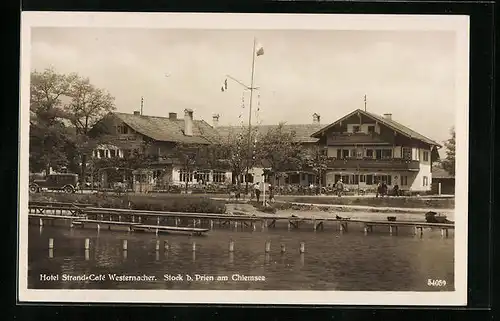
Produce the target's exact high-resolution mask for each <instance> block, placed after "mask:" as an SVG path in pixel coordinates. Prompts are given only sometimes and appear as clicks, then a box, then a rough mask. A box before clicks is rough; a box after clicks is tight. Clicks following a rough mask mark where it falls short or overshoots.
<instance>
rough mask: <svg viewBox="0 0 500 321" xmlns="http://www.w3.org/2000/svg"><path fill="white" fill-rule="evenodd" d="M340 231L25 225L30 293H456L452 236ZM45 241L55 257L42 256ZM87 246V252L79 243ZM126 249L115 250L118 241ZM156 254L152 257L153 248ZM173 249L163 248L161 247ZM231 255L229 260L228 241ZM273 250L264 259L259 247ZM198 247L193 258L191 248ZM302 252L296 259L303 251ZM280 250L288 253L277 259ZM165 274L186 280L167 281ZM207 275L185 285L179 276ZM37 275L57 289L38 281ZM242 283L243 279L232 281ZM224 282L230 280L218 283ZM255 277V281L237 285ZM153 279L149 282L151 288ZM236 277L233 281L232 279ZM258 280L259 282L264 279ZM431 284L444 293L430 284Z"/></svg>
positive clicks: (408, 231)
mask: <svg viewBox="0 0 500 321" xmlns="http://www.w3.org/2000/svg"><path fill="white" fill-rule="evenodd" d="M349 228H350V229H349V232H347V233H342V234H341V233H340V232H339V231H337V230H335V229H334V228H330V227H328V226H325V229H324V230H322V231H321V230H318V231H316V232H313V231H312V229H306V228H304V229H302V228H301V229H298V230H291V231H288V230H287V228H286V226H285V227H283V226H282V227H279V226H278V227H277V228H276V229H272V228H270V229H267V230H264V231H261V230H257V231H251V230H239V231H238V230H234V229H229V228H227V229H223V228H216V229H214V230H212V231H210V232H209V233H208V235H207V236H201V237H191V236H185V235H159V236H158V237H157V236H156V235H154V233H151V234H150V233H134V232H132V233H131V232H121V231H108V230H101V231H99V232H98V231H97V230H93V229H92V230H90V229H78V228H69V227H59V226H55V227H53V226H44V227H39V226H34V225H31V226H30V227H29V249H28V264H29V266H28V287H29V288H33V289H179V290H180V289H193V290H211V289H221V290H339V291H453V290H454V236H453V231H452V230H450V236H449V238H442V237H441V231H440V230H439V229H434V230H430V229H426V230H425V231H424V234H423V236H422V237H420V236H414V235H412V230H411V229H410V228H407V229H406V230H405V229H404V228H400V231H399V233H398V235H392V236H391V235H389V233H388V232H387V231H382V230H377V228H375V230H374V232H373V233H371V234H368V235H364V233H363V232H362V228H361V227H360V228H354V227H351V226H350V227H349ZM49 238H52V239H53V241H54V249H53V250H52V251H50V250H49V246H48V244H49ZM86 238H89V239H90V242H91V248H90V250H89V251H85V249H84V244H85V239H86ZM125 239H126V240H127V242H128V250H127V251H123V250H122V242H123V240H125ZM157 239H159V240H160V250H159V251H156V250H155V245H156V240H157ZM165 240H167V241H168V244H169V246H170V248H169V250H168V251H165V249H164V241H165ZM230 240H233V241H234V251H233V252H232V253H231V252H229V250H228V249H229V242H230ZM266 241H270V242H271V251H270V253H269V254H266V253H265V251H264V249H265V243H266ZM192 242H195V243H196V251H193V250H192ZM301 242H304V243H305V253H304V254H300V253H299V246H300V243H301ZM281 244H284V246H285V252H284V253H281ZM92 274H93V275H96V276H99V275H103V276H102V277H101V279H100V280H92V281H89V280H83V281H82V280H78V281H76V280H75V281H71V280H65V281H63V280H62V278H63V275H70V276H75V277H76V276H82V275H87V276H89V275H92ZM110 274H111V275H112V274H117V275H123V274H126V275H147V276H150V279H151V280H148V281H136V282H122V281H112V280H110ZM166 274H168V275H171V276H176V275H178V274H180V275H182V276H183V279H184V280H183V281H169V280H166V279H165V276H166ZM195 274H199V275H202V276H213V277H214V280H215V281H211V280H208V279H204V280H199V281H196V282H187V281H186V275H190V276H192V277H194V276H195ZM43 275H45V276H47V277H48V276H50V275H56V276H58V278H59V279H58V280H57V281H47V280H45V281H44V280H41V279H42V278H43ZM234 275H239V276H240V280H239V281H238V280H232V278H233V276H234ZM218 276H219V277H220V276H222V277H224V276H227V277H228V280H220V281H217V277H218ZM242 276H258V277H260V278H261V280H258V281H248V280H242V279H241V277H242ZM153 278H154V280H152V279H153ZM236 278H238V277H236ZM262 278H265V280H262ZM428 279H434V280H445V281H446V285H445V286H439V287H432V286H428V284H427V283H428Z"/></svg>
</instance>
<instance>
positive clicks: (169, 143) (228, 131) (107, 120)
mask: <svg viewBox="0 0 500 321" xmlns="http://www.w3.org/2000/svg"><path fill="white" fill-rule="evenodd" d="M218 122H219V115H214V116H213V123H212V125H209V124H208V123H207V122H205V121H203V120H195V119H194V118H193V111H192V110H190V109H186V110H185V113H184V118H183V119H180V118H178V117H177V114H176V113H169V117H158V116H146V115H141V114H140V112H137V111H136V112H134V114H127V113H120V112H111V113H109V114H108V115H106V116H105V117H104V118H103V119H102V120H101V121H99V122H98V123H97V124H96V126H94V129H95V131H96V132H106V133H107V135H108V137H110V138H109V143H107V144H102V145H100V146H99V147H98V148H96V149H95V150H94V151H93V154H92V156H93V158H94V159H102V158H114V157H118V158H124V157H125V158H126V157H130V156H131V155H132V154H134V152H136V153H144V154H146V155H149V156H153V158H154V159H156V161H154V162H152V163H149V164H148V167H149V168H148V170H146V169H144V170H142V171H135V172H134V173H135V174H134V175H133V184H134V186H139V188H138V189H139V190H141V191H144V190H145V189H148V188H147V186H155V187H156V188H159V189H161V188H162V186H166V185H169V184H174V185H176V184H177V185H180V184H185V183H186V181H187V182H188V184H193V183H196V182H197V181H198V180H202V181H203V182H205V183H235V181H236V177H234V175H233V173H231V171H229V170H226V169H213V168H197V169H196V170H193V171H191V172H189V173H188V172H185V170H184V169H183V168H184V166H182V165H181V164H179V162H178V160H176V159H175V157H173V155H172V154H173V150H174V148H175V146H176V145H177V144H179V143H182V144H197V145H200V144H201V145H203V144H211V143H213V142H214V141H215V140H216V139H217V138H220V137H224V136H228V135H235V134H236V132H237V131H239V130H241V128H240V127H235V126H219V125H218ZM275 127H277V125H260V126H256V129H257V130H258V133H257V137H258V136H259V135H265V133H266V132H267V131H269V130H270V129H271V128H275ZM321 127H322V126H321V125H320V116H319V115H318V114H314V115H313V123H311V124H298V125H286V124H285V125H283V131H284V132H294V133H295V137H296V139H297V142H300V143H301V145H302V146H303V147H304V148H309V147H312V146H315V144H316V143H317V141H318V139H317V138H314V137H311V134H313V133H314V132H317V131H318V130H320V129H321ZM145 143H147V145H146V146H147V148H146V149H145V150H142V149H144V146H145ZM248 174H249V175H248V176H246V177H245V175H242V176H241V177H240V182H242V183H246V182H247V181H248V182H249V183H253V182H260V181H262V175H263V168H262V167H255V168H252V169H250V170H249V173H248ZM128 176H130V175H128ZM107 177H108V175H107V173H106V171H103V172H102V173H101V179H100V181H101V184H102V185H104V186H106V185H108V179H107ZM315 179H316V177H315V176H314V175H313V174H312V173H308V172H293V173H289V175H288V177H287V178H286V179H285V180H284V181H283V183H290V184H302V185H309V184H310V183H314V182H315ZM131 181H132V180H131ZM138 183H144V184H138ZM134 189H136V188H135V187H134Z"/></svg>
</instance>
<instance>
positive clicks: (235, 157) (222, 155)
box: [209, 126, 258, 192]
mask: <svg viewBox="0 0 500 321" xmlns="http://www.w3.org/2000/svg"><path fill="white" fill-rule="evenodd" d="M256 140H257V128H255V127H253V128H252V129H251V130H250V132H249V131H248V127H245V126H241V127H239V128H231V129H230V130H229V132H227V133H224V134H220V135H218V136H217V137H216V138H215V139H214V141H213V143H212V145H211V146H210V148H209V150H210V155H211V156H210V157H209V160H210V162H211V164H210V165H211V166H212V167H215V168H217V167H222V168H224V169H229V170H230V171H231V172H232V173H233V175H234V176H235V180H236V185H237V188H238V191H240V190H241V180H240V177H241V176H242V175H243V174H246V176H248V169H249V168H252V167H254V165H255V164H256V162H257V156H258V151H257V150H256V148H257V146H258V144H257V142H256ZM247 185H248V180H247ZM247 192H248V187H247Z"/></svg>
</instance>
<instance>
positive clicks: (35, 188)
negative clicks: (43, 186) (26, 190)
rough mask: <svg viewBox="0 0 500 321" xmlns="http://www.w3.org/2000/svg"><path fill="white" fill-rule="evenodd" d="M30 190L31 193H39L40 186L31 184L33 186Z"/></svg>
mask: <svg viewBox="0 0 500 321" xmlns="http://www.w3.org/2000/svg"><path fill="white" fill-rule="evenodd" d="M30 192H31V193H37V192H38V186H36V185H31V186H30Z"/></svg>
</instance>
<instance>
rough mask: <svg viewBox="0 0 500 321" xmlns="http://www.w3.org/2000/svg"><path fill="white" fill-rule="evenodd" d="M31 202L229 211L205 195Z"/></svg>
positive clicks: (45, 197)
mask: <svg viewBox="0 0 500 321" xmlns="http://www.w3.org/2000/svg"><path fill="white" fill-rule="evenodd" d="M30 201H40V202H61V203H81V204H90V205H92V206H96V207H103V208H127V209H128V208H129V209H136V210H147V211H167V212H191V213H216V214H222V213H225V212H226V203H225V202H224V201H221V200H213V199H210V198H207V197H202V196H184V195H161V196H150V195H137V194H126V195H119V196H118V195H114V194H106V193H98V194H78V193H76V194H62V193H61V194H55V193H37V194H31V195H30Z"/></svg>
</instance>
